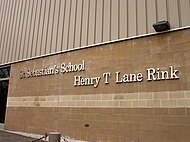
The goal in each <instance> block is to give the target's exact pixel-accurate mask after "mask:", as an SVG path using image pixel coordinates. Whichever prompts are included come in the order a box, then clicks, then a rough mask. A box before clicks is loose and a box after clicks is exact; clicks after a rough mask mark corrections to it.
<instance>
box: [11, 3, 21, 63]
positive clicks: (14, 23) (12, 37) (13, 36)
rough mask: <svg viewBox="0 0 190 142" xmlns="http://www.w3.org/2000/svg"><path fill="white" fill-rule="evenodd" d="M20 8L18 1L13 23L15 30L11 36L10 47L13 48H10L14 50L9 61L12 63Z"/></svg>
mask: <svg viewBox="0 0 190 142" xmlns="http://www.w3.org/2000/svg"><path fill="white" fill-rule="evenodd" d="M18 7H19V2H18V1H17V0H16V2H15V12H14V21H13V26H14V28H13V31H14V32H13V34H12V35H11V39H12V42H11V45H10V46H12V47H10V48H12V50H11V53H10V54H11V56H10V57H9V59H10V61H12V57H13V51H14V41H15V34H16V33H15V30H16V23H17V18H16V16H17V14H18V9H19V8H18Z"/></svg>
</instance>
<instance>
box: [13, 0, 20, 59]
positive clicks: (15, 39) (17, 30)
mask: <svg viewBox="0 0 190 142" xmlns="http://www.w3.org/2000/svg"><path fill="white" fill-rule="evenodd" d="M18 1H19V5H18V11H17V14H16V23H15V24H16V27H15V28H16V29H15V33H14V36H13V39H14V42H13V46H12V48H13V49H14V50H13V55H12V60H13V61H15V60H17V43H18V34H19V31H20V21H21V18H20V17H21V9H22V0H18Z"/></svg>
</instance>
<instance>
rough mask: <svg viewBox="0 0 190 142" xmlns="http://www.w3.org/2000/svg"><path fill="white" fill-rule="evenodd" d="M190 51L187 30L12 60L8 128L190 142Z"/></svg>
mask: <svg viewBox="0 0 190 142" xmlns="http://www.w3.org/2000/svg"><path fill="white" fill-rule="evenodd" d="M189 55H190V29H186V30H180V31H175V32H169V33H164V34H159V35H154V36H147V37H141V38H136V39H131V40H125V41H120V42H115V43H110V44H105V45H100V46H95V47H90V48H84V49H80V50H75V51H70V52H64V53H61V54H57V55H53V56H48V57H43V58H38V59H33V60H28V61H24V62H20V63H15V64H12V65H11V77H10V85H9V94H8V102H7V112H6V123H5V129H8V130H14V131H23V132H32V133H41V134H43V133H45V132H51V131H60V132H61V134H62V135H64V136H65V137H70V138H75V139H81V140H91V141H102V142H106V141H107V142H115V141H117V142H124V141H125V142H179V141H180V142H189V141H190V137H189V133H190V72H189V70H190V56H189ZM72 65H73V66H74V65H78V68H77V67H74V70H76V71H72V68H71V66H72ZM66 66H67V67H66ZM64 68H66V70H67V71H70V72H65V73H64V71H65V69H64ZM77 69H78V70H77ZM79 70H81V71H79ZM154 70H155V73H154ZM149 71H150V73H149ZM104 73H106V74H107V77H108V78H107V80H106V75H105V74H104ZM109 73H110V75H109ZM130 74H132V75H134V76H133V77H132V78H130Z"/></svg>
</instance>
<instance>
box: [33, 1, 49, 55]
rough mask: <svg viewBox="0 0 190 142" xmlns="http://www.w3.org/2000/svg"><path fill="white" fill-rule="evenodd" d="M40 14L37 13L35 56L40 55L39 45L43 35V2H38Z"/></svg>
mask: <svg viewBox="0 0 190 142" xmlns="http://www.w3.org/2000/svg"><path fill="white" fill-rule="evenodd" d="M40 1H41V2H40V7H41V8H40V13H39V25H38V35H37V42H36V47H35V48H36V56H39V55H40V54H41V44H42V35H43V22H44V17H45V16H44V15H45V1H46V0H40Z"/></svg>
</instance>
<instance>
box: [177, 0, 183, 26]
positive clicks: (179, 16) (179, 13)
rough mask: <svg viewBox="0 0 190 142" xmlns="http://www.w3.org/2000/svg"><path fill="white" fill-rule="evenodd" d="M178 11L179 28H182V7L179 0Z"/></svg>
mask: <svg viewBox="0 0 190 142" xmlns="http://www.w3.org/2000/svg"><path fill="white" fill-rule="evenodd" d="M177 9H178V18H179V27H181V26H182V24H181V16H182V15H181V5H180V2H179V0H177Z"/></svg>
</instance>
